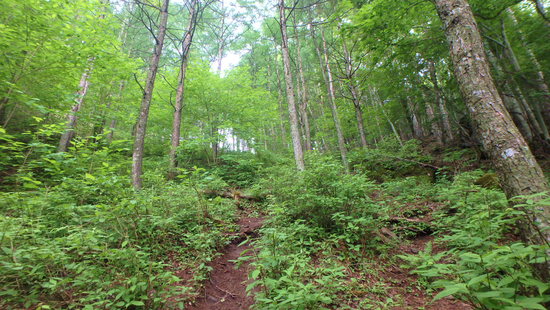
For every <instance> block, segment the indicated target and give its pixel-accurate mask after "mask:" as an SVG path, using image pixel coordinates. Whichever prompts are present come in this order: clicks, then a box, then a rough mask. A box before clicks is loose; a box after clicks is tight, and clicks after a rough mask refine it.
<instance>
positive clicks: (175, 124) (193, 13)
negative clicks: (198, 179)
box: [168, 0, 215, 177]
mask: <svg viewBox="0 0 550 310" xmlns="http://www.w3.org/2000/svg"><path fill="white" fill-rule="evenodd" d="M196 6H197V0H193V1H192V2H191V3H190V4H189V21H188V22H187V29H186V30H185V34H184V36H183V41H182V44H181V59H180V68H179V72H178V84H177V85H176V102H175V103H174V115H173V118H172V135H171V138H170V154H169V156H168V157H169V171H170V174H171V175H170V176H169V177H172V176H173V173H174V169H175V168H176V166H177V163H176V149H177V148H178V146H179V144H180V128H181V111H182V109H183V90H184V88H185V73H186V72H187V60H188V58H189V50H190V48H191V44H192V43H193V34H194V33H195V27H196V25H197V8H196ZM214 156H215V155H214V154H212V157H213V158H215V157H214Z"/></svg>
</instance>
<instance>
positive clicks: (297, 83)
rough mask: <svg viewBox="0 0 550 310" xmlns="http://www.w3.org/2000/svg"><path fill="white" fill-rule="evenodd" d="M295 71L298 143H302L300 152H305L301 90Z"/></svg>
mask: <svg viewBox="0 0 550 310" xmlns="http://www.w3.org/2000/svg"><path fill="white" fill-rule="evenodd" d="M295 69H296V72H295V75H294V76H295V77H296V93H297V95H296V97H297V98H298V104H297V106H298V123H299V124H300V139H301V140H300V142H301V143H302V147H303V150H302V151H306V147H305V140H306V135H305V132H306V129H305V126H304V117H303V114H304V112H303V111H302V106H303V104H302V101H301V99H302V90H301V89H300V80H299V77H298V75H299V73H298V68H295Z"/></svg>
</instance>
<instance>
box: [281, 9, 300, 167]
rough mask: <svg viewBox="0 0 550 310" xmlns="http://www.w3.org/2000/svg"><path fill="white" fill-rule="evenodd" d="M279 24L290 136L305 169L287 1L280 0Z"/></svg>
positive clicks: (295, 159) (295, 158) (297, 157)
mask: <svg viewBox="0 0 550 310" xmlns="http://www.w3.org/2000/svg"><path fill="white" fill-rule="evenodd" d="M279 24H280V26H281V50H282V53H283V69H284V74H285V84H286V96H287V100H288V116H289V118H290V136H291V137H292V148H293V149H294V161H295V162H296V168H298V170H304V169H305V164H304V154H303V152H302V144H301V143H300V132H299V130H298V116H297V113H296V104H295V102H294V89H293V86H292V76H291V74H290V72H291V71H290V55H289V53H288V36H287V33H286V16H285V1H284V0H279Z"/></svg>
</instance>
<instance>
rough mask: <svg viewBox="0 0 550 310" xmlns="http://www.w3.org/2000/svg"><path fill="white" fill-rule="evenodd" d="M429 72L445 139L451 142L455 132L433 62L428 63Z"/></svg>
mask: <svg viewBox="0 0 550 310" xmlns="http://www.w3.org/2000/svg"><path fill="white" fill-rule="evenodd" d="M428 70H429V71H430V80H431V81H432V85H433V89H434V95H435V102H436V103H437V106H438V107H439V112H440V113H441V122H442V123H443V126H441V128H442V129H443V130H444V135H443V137H444V138H446V140H448V141H451V140H453V139H454V137H453V131H452V128H451V123H450V122H449V115H448V113H447V109H446V108H445V104H444V102H443V98H442V97H441V90H440V89H439V84H438V83H437V75H436V73H435V64H434V63H433V61H430V62H429V63H428Z"/></svg>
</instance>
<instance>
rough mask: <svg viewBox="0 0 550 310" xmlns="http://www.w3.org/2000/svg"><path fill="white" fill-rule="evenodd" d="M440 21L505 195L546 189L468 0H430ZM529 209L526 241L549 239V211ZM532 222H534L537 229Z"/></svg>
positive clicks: (523, 226) (463, 91)
mask: <svg viewBox="0 0 550 310" xmlns="http://www.w3.org/2000/svg"><path fill="white" fill-rule="evenodd" d="M433 3H434V4H435V8H436V10H437V13H438V15H439V18H440V20H441V22H442V24H443V29H444V31H445V37H446V39H447V44H448V47H449V55H450V59H451V64H452V67H453V71H454V75H455V77H456V79H457V83H458V86H459V89H460V94H461V95H462V98H463V99H464V101H465V104H466V106H467V108H468V112H469V114H470V118H471V120H472V121H473V123H474V125H475V127H476V129H477V130H478V131H479V133H480V136H481V138H482V143H483V146H484V148H485V151H486V152H487V154H488V155H489V157H490V159H491V160H492V161H493V164H494V166H495V170H496V173H497V176H498V177H499V179H500V183H501V185H502V187H503V190H504V193H505V194H506V197H508V198H509V199H510V198H513V197H515V196H518V195H530V194H536V193H542V192H547V191H548V190H549V187H548V184H547V182H546V180H545V178H544V174H543V172H542V170H541V168H540V167H539V165H538V163H537V161H536V160H535V158H534V157H533V155H532V154H531V151H530V150H529V147H528V145H527V144H526V143H525V140H524V139H523V137H522V136H521V134H520V133H519V131H518V129H517V127H516V126H515V125H514V123H513V122H512V119H511V117H510V115H509V114H508V112H507V111H506V109H505V108H504V105H503V102H502V99H501V98H500V96H499V95H498V91H497V89H496V87H495V85H494V83H493V79H492V77H491V74H490V72H489V67H488V65H487V63H486V60H485V58H486V57H485V54H484V53H483V45H482V41H481V36H480V34H479V32H478V28H477V24H476V22H475V20H474V16H473V14H472V11H471V10H470V6H469V5H468V3H467V1H466V0H433ZM541 209H542V213H541V214H538V215H537V216H536V217H535V216H534V215H533V214H530V217H529V220H528V221H523V222H522V223H521V226H520V230H521V234H522V238H523V239H524V241H525V242H530V243H535V244H542V242H543V240H541V238H540V237H539V236H538V233H540V234H541V237H542V238H544V239H546V240H550V239H549V238H550V231H549V230H545V228H548V226H549V220H550V210H549V208H548V207H547V206H541ZM531 223H538V225H539V227H538V231H537V229H536V228H535V227H533V226H532V225H531Z"/></svg>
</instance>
